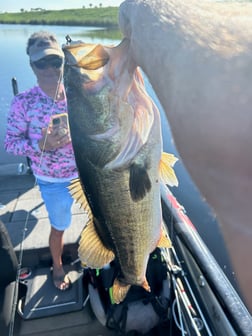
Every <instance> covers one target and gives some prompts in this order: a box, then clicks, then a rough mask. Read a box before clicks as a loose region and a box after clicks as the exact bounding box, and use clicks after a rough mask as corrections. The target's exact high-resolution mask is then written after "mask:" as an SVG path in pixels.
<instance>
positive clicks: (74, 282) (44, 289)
mask: <svg viewBox="0 0 252 336" xmlns="http://www.w3.org/2000/svg"><path fill="white" fill-rule="evenodd" d="M64 269H65V271H66V272H67V273H68V276H69V278H70V280H71V287H70V288H69V289H68V290H66V291H60V290H59V289H57V288H56V287H55V286H54V284H53V281H52V274H51V268H50V267H45V268H35V269H33V270H32V272H31V275H30V276H29V277H28V278H27V279H25V280H22V282H21V284H22V285H25V286H26V294H25V296H23V297H22V298H21V299H20V300H19V302H18V313H19V314H20V315H21V317H22V318H23V319H25V320H29V319H34V318H40V317H46V316H52V315H57V314H62V313H69V312H73V311H77V310H81V309H82V308H83V301H84V294H83V292H84V291H83V273H82V272H81V271H80V270H79V269H78V266H66V265H65V266H64Z"/></svg>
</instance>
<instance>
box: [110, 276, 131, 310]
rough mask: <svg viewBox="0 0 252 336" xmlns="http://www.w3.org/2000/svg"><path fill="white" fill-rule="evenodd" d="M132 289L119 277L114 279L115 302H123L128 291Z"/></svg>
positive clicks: (113, 293) (113, 296)
mask: <svg viewBox="0 0 252 336" xmlns="http://www.w3.org/2000/svg"><path fill="white" fill-rule="evenodd" d="M129 289H130V285H126V284H124V283H122V282H121V281H119V280H118V279H115V280H114V283H113V287H112V300H113V302H114V303H116V304H119V303H120V302H122V301H123V300H124V299H125V297H126V295H127V293H128V291H129Z"/></svg>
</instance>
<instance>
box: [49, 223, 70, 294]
mask: <svg viewBox="0 0 252 336" xmlns="http://www.w3.org/2000/svg"><path fill="white" fill-rule="evenodd" d="M63 234H64V231H58V230H56V229H54V228H53V227H51V233H50V237H49V246H50V251H51V255H52V260H53V279H54V284H55V286H56V287H57V288H59V289H61V290H65V289H67V288H68V287H69V283H68V282H66V279H65V281H64V276H65V272H64V269H63V265H62V253H63Z"/></svg>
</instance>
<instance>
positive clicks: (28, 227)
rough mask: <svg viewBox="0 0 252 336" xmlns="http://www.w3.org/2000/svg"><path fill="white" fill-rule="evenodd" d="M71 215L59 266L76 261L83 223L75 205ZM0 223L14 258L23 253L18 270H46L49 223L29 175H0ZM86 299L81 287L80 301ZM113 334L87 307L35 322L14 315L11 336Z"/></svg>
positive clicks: (81, 214)
mask: <svg viewBox="0 0 252 336" xmlns="http://www.w3.org/2000/svg"><path fill="white" fill-rule="evenodd" d="M72 214H73V216H72V224H71V226H70V228H69V229H68V230H66V231H65V234H64V242H65V248H64V254H63V262H64V263H65V264H69V263H70V262H71V261H73V260H72V259H73V258H75V257H76V258H77V243H78V239H79V237H80V233H81V231H82V229H83V226H84V224H85V221H86V215H85V213H84V211H83V210H82V209H80V207H79V205H78V204H76V203H75V204H74V205H73V207H72ZM0 219H1V221H2V222H3V223H4V224H5V226H6V228H7V230H8V232H9V235H10V238H11V241H12V244H13V246H14V250H15V251H16V253H17V255H18V258H19V252H20V249H22V250H23V257H22V267H25V266H28V267H31V268H33V267H34V268H35V269H36V267H37V266H38V265H40V267H41V265H44V267H45V268H48V267H50V262H51V259H50V252H49V247H48V238H49V232H50V223H49V220H48V217H47V211H46V208H45V205H44V203H43V200H42V199H41V196H40V192H39V189H38V187H37V186H36V185H35V179H34V177H33V175H32V174H25V175H10V176H9V175H8V174H6V172H5V174H3V175H1V174H0ZM70 257H71V259H70ZM49 280H50V279H49ZM49 280H48V281H49ZM74 285H75V284H74ZM75 286H76V285H75ZM19 293H20V291H19ZM60 295H64V294H61V293H60V292H59V291H57V295H56V297H57V296H60ZM86 296H87V293H86V292H85V286H84V293H83V301H84V300H85V298H86ZM114 334H115V333H114V332H112V331H110V330H108V329H107V328H104V327H103V326H102V325H101V324H100V323H99V322H98V320H97V319H96V318H95V316H94V314H93V313H92V311H91V309H90V305H89V303H87V304H86V305H85V307H84V308H82V309H79V310H76V311H72V312H68V313H67V314H59V315H54V316H47V317H42V318H39V319H36V318H35V319H29V320H24V319H22V318H21V317H20V316H19V315H18V314H16V320H15V332H14V335H17V336H28V335H37V336H42V335H47V336H51V335H53V336H57V335H61V336H64V335H67V336H69V335H76V336H77V335H82V336H85V335H89V336H90V335H91V336H92V335H104V336H106V335H114Z"/></svg>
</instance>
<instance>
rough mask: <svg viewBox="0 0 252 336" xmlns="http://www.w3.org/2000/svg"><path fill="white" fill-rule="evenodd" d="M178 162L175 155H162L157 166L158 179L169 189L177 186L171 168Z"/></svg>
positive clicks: (176, 180)
mask: <svg viewBox="0 0 252 336" xmlns="http://www.w3.org/2000/svg"><path fill="white" fill-rule="evenodd" d="M177 161H178V158H176V156H175V155H173V154H171V153H165V152H163V153H162V157H161V160H160V165H159V172H160V178H161V180H162V181H163V182H164V183H165V184H168V185H169V186H170V187H174V186H175V187H177V186H178V179H177V177H176V174H175V172H174V169H173V166H174V164H175V163H176V162H177Z"/></svg>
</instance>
